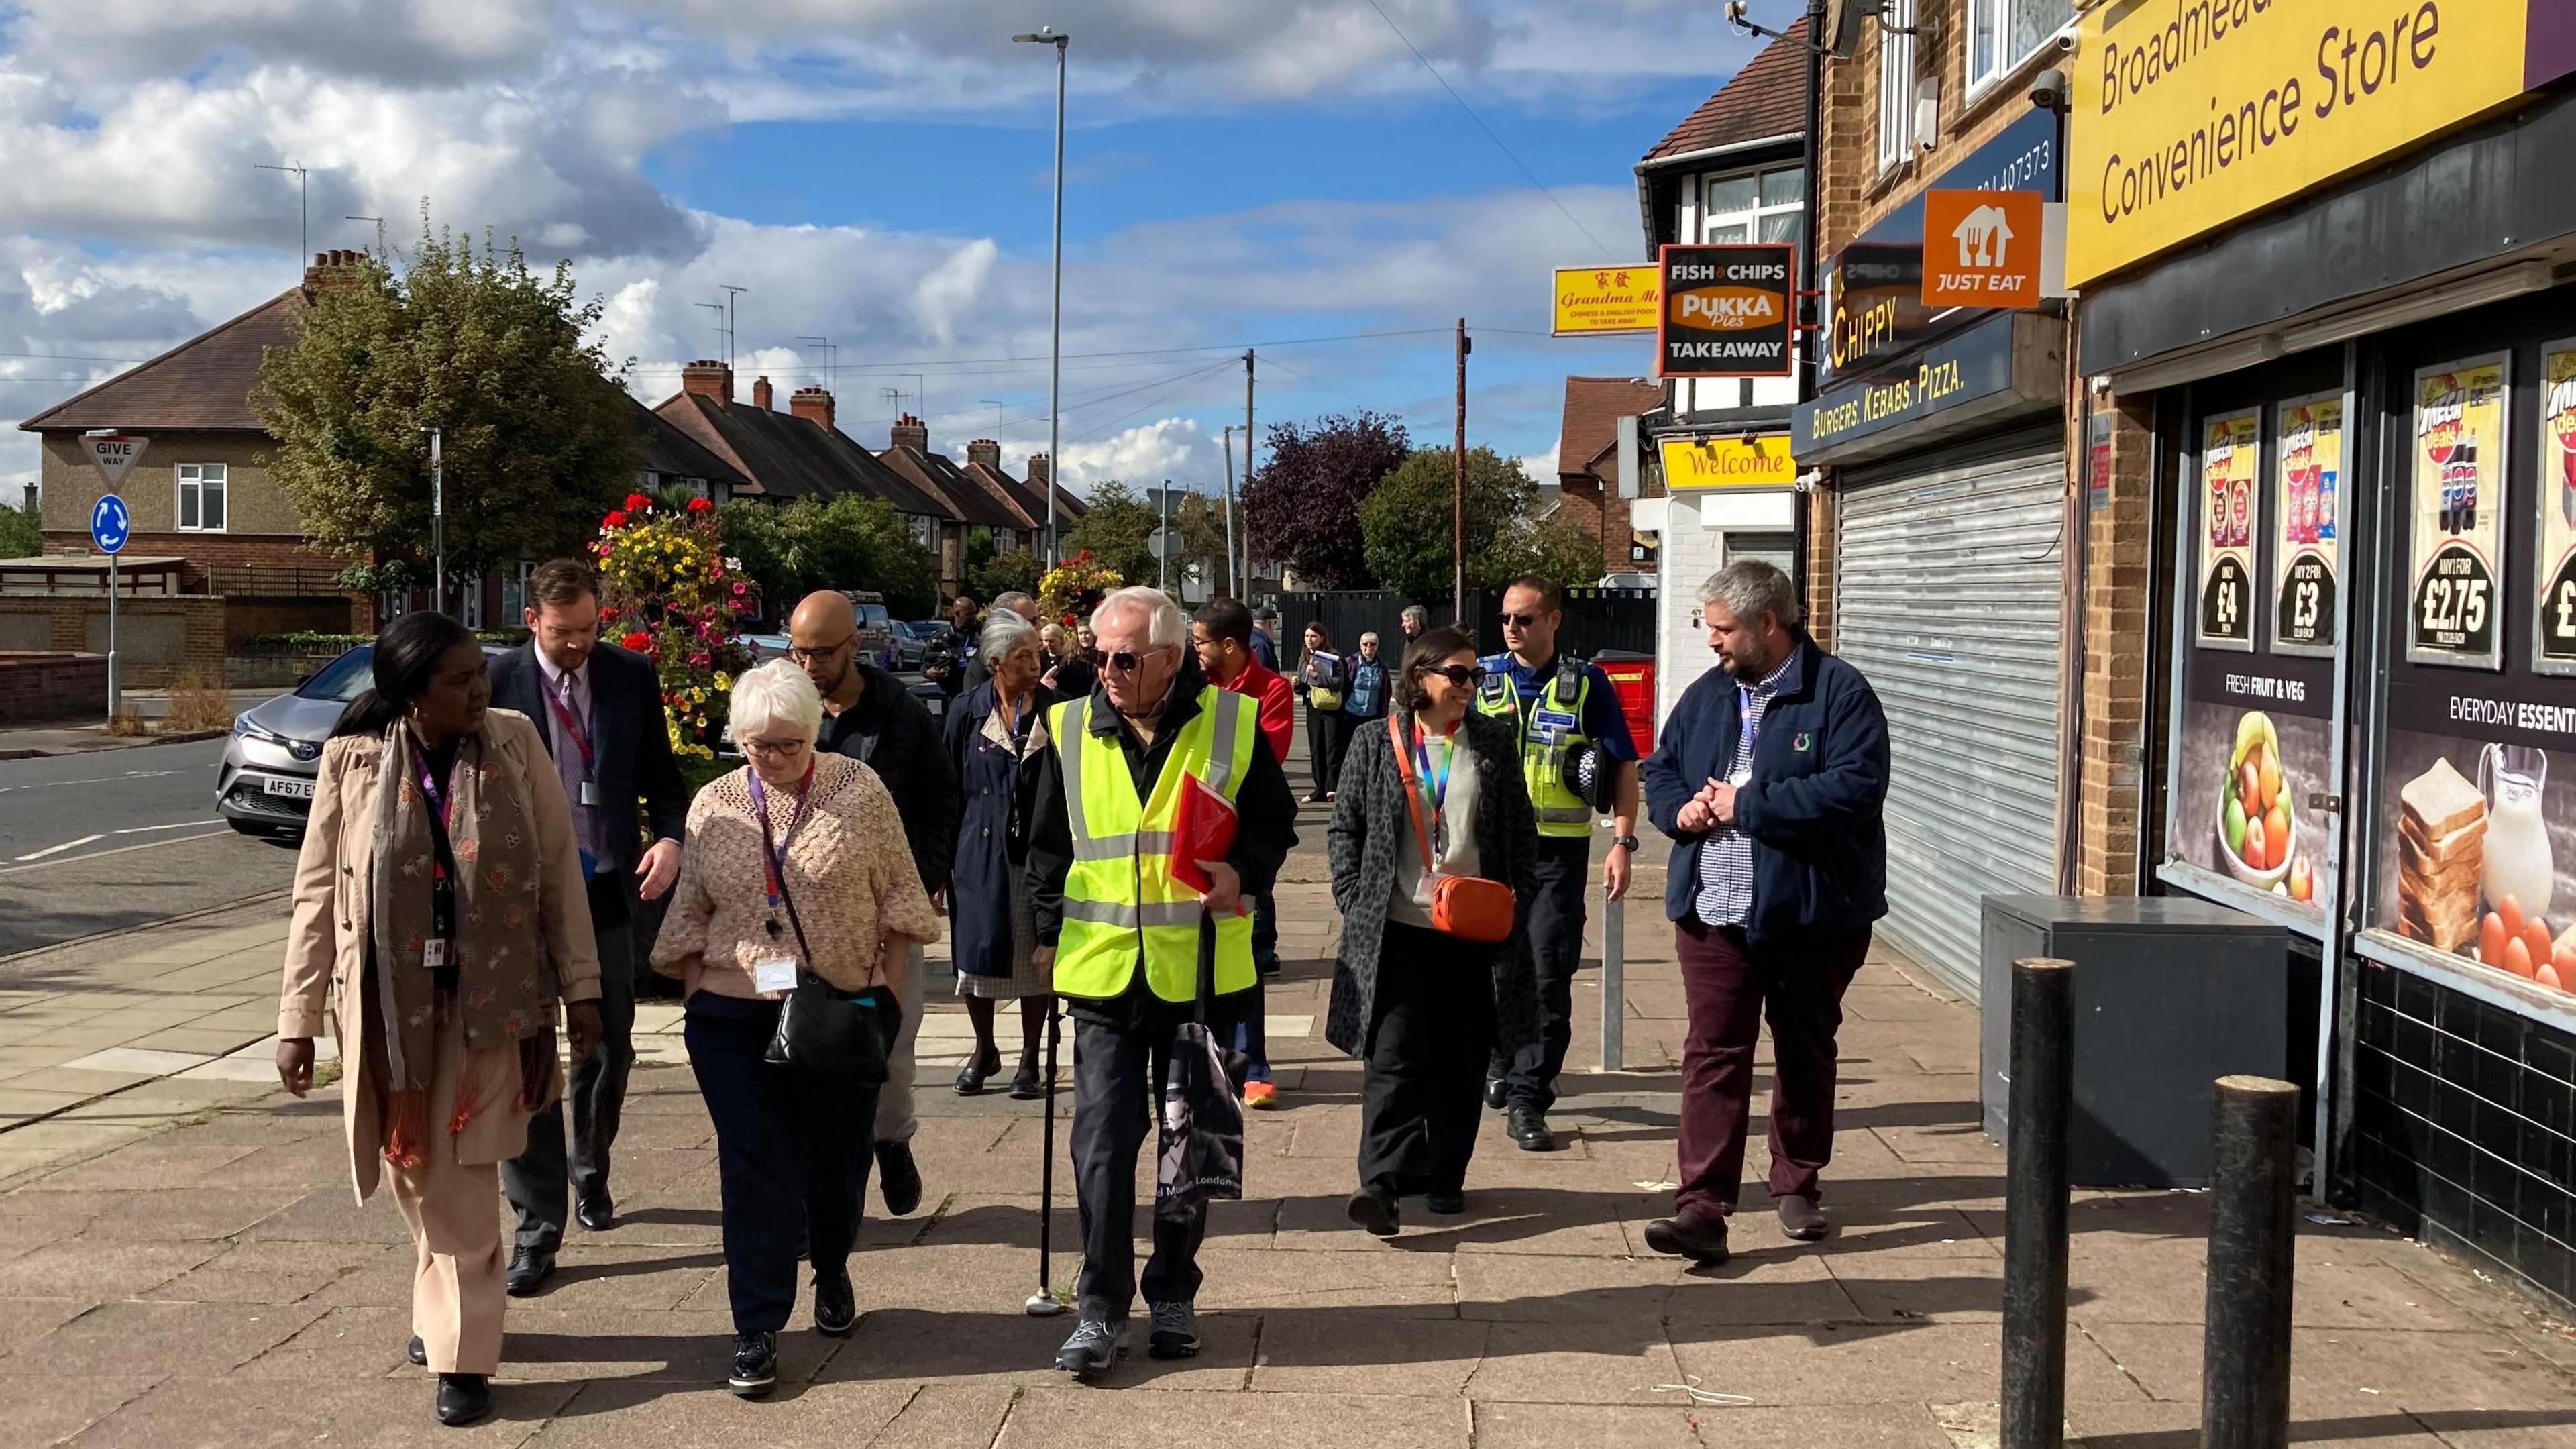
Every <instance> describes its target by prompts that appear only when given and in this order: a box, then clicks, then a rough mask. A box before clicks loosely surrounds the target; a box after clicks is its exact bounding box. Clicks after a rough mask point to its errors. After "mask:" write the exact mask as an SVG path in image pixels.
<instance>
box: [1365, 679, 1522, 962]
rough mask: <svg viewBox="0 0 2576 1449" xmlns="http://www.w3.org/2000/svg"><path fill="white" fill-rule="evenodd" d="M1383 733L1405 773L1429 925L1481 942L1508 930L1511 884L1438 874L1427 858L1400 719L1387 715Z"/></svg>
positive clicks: (1425, 834)
mask: <svg viewBox="0 0 2576 1449" xmlns="http://www.w3.org/2000/svg"><path fill="white" fill-rule="evenodd" d="M1386 732H1387V738H1388V739H1389V740H1391V741H1393V742H1394V745H1395V767H1396V770H1397V771H1398V772H1399V773H1400V774H1402V775H1403V777H1404V805H1405V809H1406V810H1407V811H1408V812H1409V813H1410V814H1411V815H1412V816H1413V838H1414V842H1415V843H1416V844H1417V845H1419V846H1420V847H1421V848H1422V873H1423V875H1424V876H1425V877H1427V878H1428V879H1429V880H1430V882H1431V929H1433V930H1435V931H1438V932H1439V933H1440V934H1442V935H1444V936H1455V937H1457V938H1458V939H1459V940H1461V941H1477V942H1482V943H1484V944H1486V945H1491V944H1493V943H1494V942H1497V941H1502V940H1507V939H1509V938H1510V936H1511V934H1512V910H1513V902H1512V888H1511V887H1510V886H1507V885H1505V884H1503V883H1502V882H1501V881H1498V880H1486V879H1484V878H1483V877H1482V876H1472V875H1442V874H1441V873H1440V872H1439V871H1438V870H1437V869H1436V868H1434V866H1433V865H1432V861H1431V832H1430V830H1429V829H1427V828H1426V827H1425V826H1424V824H1423V820H1422V791H1421V789H1420V787H1419V785H1418V784H1417V783H1416V779H1415V776H1414V773H1413V751H1412V749H1411V748H1409V747H1408V746H1407V745H1406V744H1405V740H1404V718H1403V716H1402V715H1401V714H1395V715H1389V716H1387V721H1386Z"/></svg>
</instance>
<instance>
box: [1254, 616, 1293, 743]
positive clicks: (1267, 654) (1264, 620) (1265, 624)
mask: <svg viewBox="0 0 2576 1449" xmlns="http://www.w3.org/2000/svg"><path fill="white" fill-rule="evenodd" d="M1278 632H1279V610H1278V607H1277V606H1276V605H1272V604H1264V605H1262V606H1261V607H1260V608H1258V609H1255V610H1253V611H1252V657H1253V658H1255V659H1258V660H1260V661H1261V667H1262V668H1264V669H1267V670H1269V671H1271V672H1272V673H1274V674H1275V673H1277V672H1278V670H1279V639H1278ZM1282 758H1285V756H1282Z"/></svg>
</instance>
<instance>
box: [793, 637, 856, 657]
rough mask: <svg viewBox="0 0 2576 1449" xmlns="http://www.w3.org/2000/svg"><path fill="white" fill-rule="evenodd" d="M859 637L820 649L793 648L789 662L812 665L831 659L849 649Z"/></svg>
mask: <svg viewBox="0 0 2576 1449" xmlns="http://www.w3.org/2000/svg"><path fill="white" fill-rule="evenodd" d="M858 637H859V636H858V635H856V634H852V635H850V636H849V637H848V638H846V639H843V640H842V641H841V642H840V643H838V644H826V645H824V646H823V647H822V648H820V649H797V648H792V647H791V648H790V649H789V650H788V651H787V660H788V662H789V663H791V664H811V663H813V662H814V661H815V660H817V659H829V658H831V657H832V656H833V655H835V654H838V653H840V652H841V651H842V650H844V649H847V648H849V647H850V645H851V644H852V643H853V642H855V641H856V640H857V639H858Z"/></svg>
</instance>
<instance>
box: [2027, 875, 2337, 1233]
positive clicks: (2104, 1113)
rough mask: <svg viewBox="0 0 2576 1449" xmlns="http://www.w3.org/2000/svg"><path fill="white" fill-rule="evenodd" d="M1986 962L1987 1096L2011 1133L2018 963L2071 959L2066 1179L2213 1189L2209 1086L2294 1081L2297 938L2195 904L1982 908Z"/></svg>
mask: <svg viewBox="0 0 2576 1449" xmlns="http://www.w3.org/2000/svg"><path fill="white" fill-rule="evenodd" d="M1981 935H1982V940H1981V943H1980V953H1979V962H1978V972H1979V982H1980V985H1981V987H1982V999H1981V1001H1980V1006H1981V1008H1982V1010H1983V1012H1984V1020H1983V1023H1982V1032H1981V1037H1980V1041H1979V1050H1978V1069H1977V1092H1978V1097H1979V1098H1980V1100H1981V1101H1982V1102H1983V1104H1984V1121H1985V1129H1986V1132H1987V1135H1989V1136H1991V1137H1993V1138H1995V1139H1996V1140H1997V1141H1999V1142H2000V1141H2003V1140H2004V1139H2005V1137H2006V1135H2007V1132H2008V1130H2009V1128H2010V1125H2011V1124H2010V1123H2009V1122H2008V1121H2007V1118H2006V1106H2005V1104H2006V1103H2007V1102H2008V1101H2009V1100H2010V1080H2011V1079H2010V1073H2011V1070H2012V1020H2011V1015H2012V963H2013V962H2015V961H2016V960H2019V959H2021V958H2023V957H2027V956H2055V957H2061V958H2063V959H2065V960H2069V961H2073V962H2074V963H2075V1041H2074V1043H2073V1047H2072V1051H2073V1055H2074V1094H2075V1100H2074V1102H2073V1103H2072V1104H2071V1106H2072V1109H2073V1110H2072V1111H2071V1112H2070V1114H2069V1116H2068V1121H2067V1143H2066V1161H2067V1179H2068V1181H2069V1182H2071V1183H2073V1184H2075V1185H2077V1186H2083V1187H2206V1186H2208V1185H2209V1134H2210V1103H2211V1099H2212V1096H2213V1088H2212V1087H2211V1083H2212V1082H2214V1081H2215V1080H2217V1079H2218V1078H2219V1077H2222V1076H2226V1075H2227V1074H2229V1073H2231V1072H2246V1073H2251V1074H2253V1075H2255V1076H2263V1077H2281V1076H2285V1075H2286V1074H2287V1063H2286V1062H2285V1060H2284V1057H2285V1055H2286V1053H2287V1050H2288V1048H2287V1041H2288V1035H2289V1027H2288V1019H2287V1018H2288V1012H2289V969H2290V963H2289V950H2290V943H2289V933H2288V932H2287V931H2285V930H2283V929H2282V928H2281V927H2279V926H2276V925H2273V924H2271V923H2269V922H2267V921H2262V920H2258V919H2256V918H2255V917H2253V916H2249V915H2247V914H2245V913H2244V912H2242V911H2238V910H2232V909H2230V908H2228V907H2226V906H2220V905H2213V904H2211V903H2209V902H2207V901H2202V900H2195V899H2192V898H2190V897H2185V896H1987V897H1985V898H1984V911H1983V922H1982V932H1981Z"/></svg>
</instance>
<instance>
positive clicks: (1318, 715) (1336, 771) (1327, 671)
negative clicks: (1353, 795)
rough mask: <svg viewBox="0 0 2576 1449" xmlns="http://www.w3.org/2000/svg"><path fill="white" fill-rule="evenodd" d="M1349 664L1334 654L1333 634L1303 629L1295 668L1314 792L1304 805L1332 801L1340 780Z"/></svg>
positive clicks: (1319, 627) (1320, 626)
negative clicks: (1303, 644)
mask: <svg viewBox="0 0 2576 1449" xmlns="http://www.w3.org/2000/svg"><path fill="white" fill-rule="evenodd" d="M1350 683H1351V681H1350V661H1349V660H1348V659H1345V658H1344V657H1342V656H1341V655H1339V654H1335V653H1334V652H1333V633H1332V631H1331V630H1330V629H1327V628H1325V627H1324V621H1323V620H1321V619H1318V620H1316V621H1315V622H1314V623H1311V624H1309V625H1307V626H1306V652H1305V653H1304V654H1303V655H1302V656H1300V658H1299V661H1298V666H1297V697H1298V698H1299V699H1301V700H1304V701H1305V702H1306V765H1307V770H1308V773H1310V774H1312V775H1313V776H1314V780H1315V788H1314V789H1313V790H1312V791H1311V792H1309V793H1308V794H1307V796H1306V803H1308V804H1310V805H1314V804H1321V803H1323V802H1324V801H1327V800H1330V799H1332V798H1333V787H1334V786H1335V785H1336V784H1338V783H1340V781H1341V778H1342V750H1343V747H1344V744H1345V743H1346V742H1347V741H1348V739H1349V738H1350V735H1349V732H1348V730H1347V729H1346V727H1345V725H1346V721H1345V720H1344V719H1343V716H1342V710H1343V706H1344V705H1345V704H1346V703H1348V696H1349V693H1350Z"/></svg>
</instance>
